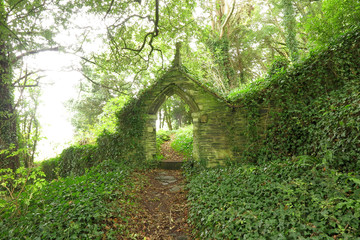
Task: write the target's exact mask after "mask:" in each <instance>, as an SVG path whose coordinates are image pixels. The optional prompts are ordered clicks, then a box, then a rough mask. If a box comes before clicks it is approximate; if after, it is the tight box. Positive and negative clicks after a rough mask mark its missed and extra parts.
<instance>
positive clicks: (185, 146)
mask: <svg viewBox="0 0 360 240" xmlns="http://www.w3.org/2000/svg"><path fill="white" fill-rule="evenodd" d="M174 133H175V138H174V141H173V142H172V143H171V147H172V148H173V149H174V150H175V151H177V152H180V153H182V154H184V155H185V156H186V157H187V158H191V157H192V151H193V140H194V139H193V126H192V125H189V126H186V127H183V128H180V129H178V130H176V131H174Z"/></svg>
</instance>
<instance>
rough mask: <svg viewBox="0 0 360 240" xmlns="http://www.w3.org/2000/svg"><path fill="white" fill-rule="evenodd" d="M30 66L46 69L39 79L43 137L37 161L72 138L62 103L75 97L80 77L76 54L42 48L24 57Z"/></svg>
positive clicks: (63, 146)
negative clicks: (41, 50) (42, 50)
mask: <svg viewBox="0 0 360 240" xmlns="http://www.w3.org/2000/svg"><path fill="white" fill-rule="evenodd" d="M26 62H27V64H28V66H29V67H36V68H40V69H44V70H46V71H45V72H42V73H41V75H43V76H44V78H42V79H41V80H40V85H41V89H42V95H41V97H40V105H39V109H38V111H39V121H40V125H41V128H42V129H41V132H42V137H44V138H43V139H42V140H40V142H39V145H38V155H37V156H36V159H35V160H36V161H39V160H44V159H47V158H51V157H55V156H56V155H57V154H59V153H61V151H62V150H63V149H64V148H65V147H67V146H69V144H70V141H71V140H72V138H73V127H72V125H71V123H70V113H69V112H68V111H67V110H66V108H65V106H64V103H65V102H66V101H67V100H69V99H71V98H76V96H77V94H78V90H77V89H76V85H77V84H78V83H79V81H80V80H81V79H82V76H81V74H80V73H79V72H77V71H75V70H73V68H79V67H80V65H79V58H78V57H76V56H74V55H70V54H64V53H59V52H44V53H40V54H38V55H37V56H35V57H32V58H29V59H28V60H27V61H26Z"/></svg>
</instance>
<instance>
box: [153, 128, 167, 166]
mask: <svg viewBox="0 0 360 240" xmlns="http://www.w3.org/2000/svg"><path fill="white" fill-rule="evenodd" d="M169 140H170V131H168V130H164V129H159V130H157V131H156V158H157V159H158V160H161V159H163V158H164V156H163V155H162V154H161V145H162V144H163V143H164V142H166V141H169Z"/></svg>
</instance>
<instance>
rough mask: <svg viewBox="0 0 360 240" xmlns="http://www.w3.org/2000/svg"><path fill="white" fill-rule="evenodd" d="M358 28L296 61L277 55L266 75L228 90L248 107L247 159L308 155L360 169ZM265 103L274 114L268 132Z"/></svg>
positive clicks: (244, 156) (339, 166) (233, 100)
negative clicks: (261, 114)
mask: <svg viewBox="0 0 360 240" xmlns="http://www.w3.org/2000/svg"><path fill="white" fill-rule="evenodd" d="M359 32H360V31H359V29H356V30H354V31H352V32H349V33H347V34H344V35H343V36H341V37H339V38H338V39H337V40H336V41H335V42H333V43H331V44H329V46H328V47H327V48H326V49H323V50H321V51H320V50H317V51H316V52H313V53H312V54H311V55H310V57H309V58H308V59H304V60H302V61H300V62H298V63H296V64H294V65H292V66H289V67H287V66H288V63H287V62H286V60H283V59H278V60H276V61H275V62H274V64H273V67H272V68H271V69H270V71H269V74H268V76H266V77H265V78H263V79H260V80H258V81H256V82H253V83H251V84H250V85H248V86H247V87H246V88H243V89H240V90H238V91H233V92H232V93H231V94H230V95H229V97H228V99H229V101H231V103H232V104H234V105H235V106H241V107H242V108H244V109H245V110H246V112H247V120H248V126H247V128H246V135H247V137H248V146H247V147H246V150H247V151H246V152H245V153H244V154H242V155H241V157H242V159H243V160H244V159H247V160H251V161H252V162H261V161H263V159H265V160H266V159H267V160H271V159H279V158H286V157H288V156H299V155H310V156H312V157H317V158H322V159H327V162H328V164H329V166H331V167H334V168H337V169H342V170H344V171H353V170H358V169H360V168H359V167H360V166H359V162H360V161H359V157H358V156H359V150H358V149H359V146H360V140H359V137H358V136H359V135H360V121H359V110H358V106H359V101H360V100H359V96H360V94H359V89H360V88H359V85H360V84H359V83H360V70H359V66H360V60H359V59H360V58H359V56H360V51H359V46H360V33H359ZM264 107H265V108H269V113H268V114H269V116H271V124H268V125H267V127H266V132H265V133H264V132H263V130H262V129H261V126H260V125H259V124H258V123H259V115H258V114H259V111H260V110H261V108H264Z"/></svg>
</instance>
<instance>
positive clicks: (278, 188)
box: [0, 0, 360, 239]
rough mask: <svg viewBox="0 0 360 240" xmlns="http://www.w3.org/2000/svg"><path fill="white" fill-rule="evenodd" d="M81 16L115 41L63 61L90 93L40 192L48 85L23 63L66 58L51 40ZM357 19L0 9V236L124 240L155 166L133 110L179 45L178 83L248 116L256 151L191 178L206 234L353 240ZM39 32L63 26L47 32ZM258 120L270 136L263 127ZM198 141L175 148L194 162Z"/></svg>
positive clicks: (351, 3) (315, 6)
mask: <svg viewBox="0 0 360 240" xmlns="http://www.w3.org/2000/svg"><path fill="white" fill-rule="evenodd" d="M77 13H81V14H90V15H89V16H91V17H93V18H97V19H99V21H100V22H101V23H102V24H101V25H102V26H106V29H105V30H106V31H104V32H106V33H105V34H99V35H97V38H99V39H102V41H103V42H104V43H105V46H104V49H106V50H105V51H104V52H90V53H89V52H86V51H85V50H84V48H83V46H84V43H85V42H87V41H89V40H90V41H91V39H88V38H87V36H91V35H89V34H87V32H86V31H83V32H82V34H79V35H80V37H79V39H81V43H77V44H75V45H74V46H72V48H67V49H66V51H69V50H71V51H73V52H75V53H76V54H78V55H80V56H81V58H82V59H83V69H82V73H83V75H84V79H85V80H86V81H88V83H87V84H84V85H83V89H82V92H83V93H84V95H82V96H81V98H79V101H75V100H74V101H72V103H71V104H69V105H70V107H71V108H72V109H76V113H77V114H78V115H76V114H75V116H76V117H75V118H74V123H76V124H77V129H78V133H79V134H78V135H79V136H81V134H84V135H83V136H85V137H84V138H83V139H81V138H80V139H78V143H77V144H75V145H74V146H71V147H70V148H68V149H65V150H64V151H63V153H62V154H60V155H59V156H58V157H56V158H53V159H50V160H48V161H45V162H43V163H41V170H42V171H43V172H45V174H46V179H47V180H48V181H49V182H45V181H43V178H44V177H45V176H44V174H43V173H42V172H41V171H40V170H39V169H34V168H31V167H32V166H33V165H34V164H33V160H34V152H35V151H36V145H37V140H38V139H39V137H40V130H41V128H40V127H39V123H38V122H37V106H38V101H37V99H38V98H37V97H38V95H39V93H40V91H38V90H36V89H35V90H34V87H38V86H39V80H40V78H39V75H38V73H37V70H36V69H35V70H31V71H30V70H29V71H28V70H27V69H26V68H25V65H23V64H22V63H23V61H22V60H23V59H24V58H25V57H26V56H29V55H32V54H36V53H39V52H42V51H53V50H59V49H60V50H61V49H65V48H64V45H63V44H62V43H58V42H56V41H55V35H56V33H58V32H61V31H64V30H65V29H66V27H67V26H69V25H71V24H72V22H71V21H70V22H69V21H68V20H69V19H72V18H71V16H74V14H75V15H76V14H77ZM359 16H360V3H359V1H358V0H347V1H336V0H322V1H295V0H267V1H258V0H247V1H241V2H240V1H225V0H214V1H196V2H195V1H170V0H169V1H159V0H154V1H129V2H123V1H116V0H115V1H0V20H1V21H0V23H1V24H0V49H1V50H0V96H1V98H0V167H1V168H2V169H1V172H0V181H1V190H0V193H1V197H0V205H1V210H0V230H1V231H0V236H1V237H2V238H4V239H7V238H9V237H10V238H11V239H23V238H25V237H29V238H32V239H36V238H39V239H40V238H45V239H46V238H50V239H51V238H55V237H58V238H64V239H65V238H66V239H69V238H74V239H75V238H79V237H80V238H95V239H96V238H98V239H102V238H104V237H106V238H112V236H114V237H115V236H119V235H121V236H128V235H127V233H126V228H127V227H126V222H127V220H128V218H129V214H131V212H130V211H129V209H132V207H131V206H132V205H133V200H134V199H133V195H132V194H131V193H132V191H133V190H132V182H131V180H129V178H128V176H129V175H130V174H131V173H132V169H133V167H134V166H137V167H140V168H147V167H149V166H152V164H151V163H150V164H149V163H146V162H145V161H144V159H145V156H144V154H143V151H142V150H143V146H142V144H141V141H140V139H141V137H142V133H143V131H142V130H143V129H144V124H145V117H146V116H145V113H144V112H142V110H141V109H142V105H141V104H142V103H141V102H140V101H137V99H139V96H141V94H146V91H145V90H146V87H148V86H149V85H151V83H153V82H154V81H155V80H156V78H158V76H160V75H161V74H162V73H163V72H164V71H166V68H165V66H166V65H168V64H169V63H170V60H171V59H172V57H173V46H175V42H177V41H179V40H180V41H182V42H183V46H184V47H183V49H182V62H183V64H184V66H183V69H184V70H185V71H187V72H189V73H190V74H192V75H193V76H194V78H196V79H198V80H199V81H201V82H202V83H203V84H204V85H205V86H207V87H209V88H210V89H211V90H213V91H214V92H215V93H216V94H218V95H219V96H223V97H227V99H228V101H229V104H230V105H233V106H234V108H237V107H241V108H244V109H246V111H247V112H248V116H247V120H248V126H247V132H246V135H247V137H248V146H247V151H245V152H244V153H242V154H241V156H240V158H238V159H235V161H232V162H229V164H230V165H231V167H222V168H216V169H205V168H204V166H203V165H202V164H201V163H202V162H201V161H200V162H194V161H192V160H191V159H190V160H189V162H188V164H186V165H185V166H186V167H185V172H186V173H187V176H188V180H189V185H188V189H189V200H190V201H191V209H190V219H189V221H190V222H191V223H192V224H193V226H194V227H195V232H196V234H198V236H199V237H200V238H204V239H224V238H227V239H237V238H247V239H268V238H277V239H289V238H290V239H291V238H293V239H302V238H312V239H327V238H332V239H356V238H358V237H359V236H360V230H359V229H360V227H359V223H358V219H359V212H360V209H359V208H360V207H359V206H360V202H359V197H360V196H359V195H360V193H359V185H360V180H359V179H360V178H359V175H358V173H359V170H360V165H359V155H360V152H359V149H360V148H359V147H360V138H359V136H360V134H359V131H360V126H359V124H360V115H359V111H360V110H359V104H360V100H359V92H360V85H359V82H360V79H359V76H360V72H359V65H360V62H359V59H360V53H359V42H360V34H359V29H358V27H356V26H357V25H358V23H359V22H360V19H359ZM45 18H46V19H49V18H51V19H53V20H52V21H50V22H48V23H47V24H48V25H47V26H44V25H42V24H41V22H43V20H44V19H45ZM174 23H177V24H174ZM49 24H50V25H51V26H49ZM72 27H74V25H72ZM87 27H88V26H87ZM87 27H86V26H85V27H84V26H82V27H80V29H87ZM92 37H93V36H92ZM194 46H195V47H194ZM274 60H275V61H274ZM272 62H273V63H272ZM271 63H272V64H271ZM264 74H266V75H265V77H262V78H260V79H258V78H259V77H260V76H262V75H264ZM255 79H258V80H256V81H254V80H255ZM246 83H248V84H246ZM15 89H17V90H16V91H17V92H18V93H19V94H17V96H20V97H17V98H15V97H14V93H15ZM30 89H32V90H30ZM95 95H96V97H92V96H95ZM127 95H129V96H130V97H131V100H126V99H128V98H129V97H127ZM125 102H126V103H125ZM264 106H265V107H267V109H268V113H269V117H271V124H270V125H269V126H268V127H267V129H266V131H265V132H263V130H261V129H260V126H258V125H257V122H258V118H259V109H260V108H263V107H264ZM93 108H94V111H92V109H93ZM185 110H186V109H185ZM115 112H116V113H115ZM168 114H175V112H174V113H168ZM105 116H106V117H105ZM107 116H110V117H107ZM84 119H85V120H86V121H85V120H84ZM115 122H116V124H115ZM89 136H90V137H89ZM160 139H161V138H160ZM163 140H164V139H163ZM191 140H192V134H191V133H190V130H179V134H178V137H177V138H176V140H175V142H177V143H175V144H174V148H175V149H177V150H178V151H183V152H184V153H185V154H188V155H189V156H190V154H191ZM236 160H237V161H236ZM20 166H24V167H25V168H20ZM10 169H12V170H10ZM115 226H116V227H115ZM59 234H62V235H59Z"/></svg>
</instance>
